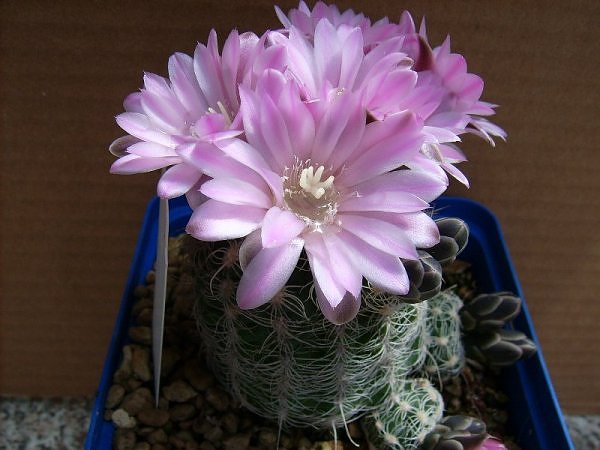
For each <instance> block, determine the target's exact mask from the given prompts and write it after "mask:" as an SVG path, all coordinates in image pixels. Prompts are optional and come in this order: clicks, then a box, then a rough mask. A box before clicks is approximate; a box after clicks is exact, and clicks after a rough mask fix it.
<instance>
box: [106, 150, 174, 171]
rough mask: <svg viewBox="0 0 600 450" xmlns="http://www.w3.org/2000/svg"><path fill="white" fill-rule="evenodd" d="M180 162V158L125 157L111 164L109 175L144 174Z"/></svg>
mask: <svg viewBox="0 0 600 450" xmlns="http://www.w3.org/2000/svg"><path fill="white" fill-rule="evenodd" d="M180 162H181V158H180V157H179V156H168V157H164V158H144V157H140V156H138V155H125V156H123V157H121V158H119V159H117V160H116V161H115V162H113V163H112V166H110V173H116V174H119V175H131V174H134V173H146V172H152V171H153V170H156V169H162V168H163V167H167V166H171V165H173V164H177V163H180Z"/></svg>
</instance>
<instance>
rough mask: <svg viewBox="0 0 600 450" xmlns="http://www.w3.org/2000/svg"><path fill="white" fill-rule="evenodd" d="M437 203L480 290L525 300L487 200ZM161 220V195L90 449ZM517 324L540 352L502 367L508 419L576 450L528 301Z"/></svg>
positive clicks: (135, 268)
mask: <svg viewBox="0 0 600 450" xmlns="http://www.w3.org/2000/svg"><path fill="white" fill-rule="evenodd" d="M435 207H436V211H437V216H439V217H460V218H461V219H463V220H464V221H466V222H467V223H468V225H469V227H470V231H471V234H470V239H469V244H468V246H467V248H466V249H465V251H464V252H463V253H462V254H461V259H464V260H467V261H469V262H471V263H472V265H473V268H474V272H475V273H474V275H475V277H476V279H477V282H478V285H479V287H480V288H481V290H482V291H485V292H492V291H511V292H514V293H515V294H517V295H518V296H520V297H521V298H523V300H524V296H523V292H522V291H521V286H520V285H519V281H518V280H517V276H516V272H515V269H514V267H513V264H512V262H511V260H510V256H509V254H508V250H507V247H506V244H505V242H504V238H503V237H502V232H501V230H500V225H499V224H498V221H497V219H496V218H495V217H494V215H493V214H492V213H491V212H490V211H489V210H488V209H486V208H485V207H483V206H482V205H480V204H478V203H476V202H473V201H471V200H466V199H462V198H451V197H447V198H440V199H439V200H438V201H437V202H436V205H435ZM190 214H191V210H190V208H189V207H188V205H187V203H186V202H185V200H184V199H183V198H179V199H176V200H172V201H170V217H171V223H170V231H171V235H173V236H176V235H178V234H181V233H182V232H183V230H184V228H185V225H186V223H187V221H188V219H189V216H190ZM157 219H158V199H156V198H155V199H154V200H152V201H151V202H150V204H149V206H148V209H147V211H146V216H145V218H144V223H143V226H142V230H141V233H140V236H139V238H138V243H137V247H136V251H135V256H134V258H133V262H132V265H131V270H130V273H129V278H128V280H127V286H126V289H125V294H124V295H123V299H122V302H121V308H120V310H119V314H118V317H117V323H116V325H115V329H114V332H113V335H112V339H111V343H110V348H109V350H108V355H107V357H106V361H105V363H104V369H103V371H102V378H101V380H100V386H99V388H98V392H97V396H96V401H95V403H94V408H93V411H92V417H91V422H90V428H89V432H88V435H87V439H86V443H85V449H86V450H109V449H111V448H112V438H113V433H114V426H113V425H112V423H111V422H109V421H106V420H104V417H103V415H104V403H105V401H106V395H107V393H108V389H109V388H110V386H111V384H112V377H113V373H114V372H115V370H116V369H117V367H118V365H119V363H120V358H121V348H122V347H123V345H124V344H125V343H126V342H127V340H128V337H127V329H128V327H129V324H130V321H131V315H130V311H131V306H132V304H133V290H134V288H135V287H136V286H137V285H138V284H141V283H143V282H144V279H145V276H146V273H147V272H148V271H149V270H150V269H151V268H152V266H153V263H154V258H155V256H156V235H157V229H158V220H157ZM514 327H515V328H516V329H518V330H521V331H523V332H524V333H525V334H527V335H528V336H531V338H532V339H533V340H534V341H535V343H536V344H537V346H538V352H537V354H536V355H535V356H534V357H533V358H531V359H529V360H526V361H521V362H519V363H517V364H516V365H515V366H514V367H511V368H508V369H506V370H504V372H503V381H504V386H503V387H504V389H505V392H506V393H507V394H508V396H509V398H510V403H509V417H510V418H509V424H510V428H511V431H512V435H513V436H514V437H515V439H516V441H517V442H518V443H519V445H520V446H521V447H522V448H523V449H524V450H538V449H539V450H563V449H564V450H568V449H573V448H574V447H573V444H572V442H571V439H570V437H569V434H568V432H567V428H566V426H565V422H564V419H563V416H562V413H561V410H560V407H559V404H558V400H557V398H556V394H555V392H554V389H553V387H552V383H551V382H550V377H549V375H548V371H547V369H546V364H545V362H544V358H543V356H542V351H541V348H540V345H539V342H538V340H537V337H536V335H535V331H534V329H533V324H532V321H531V318H530V316H529V312H528V310H527V305H526V303H525V301H523V309H522V312H521V314H520V315H519V316H518V317H517V318H516V319H515V320H514Z"/></svg>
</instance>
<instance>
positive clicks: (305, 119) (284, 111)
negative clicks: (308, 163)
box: [277, 83, 315, 160]
mask: <svg viewBox="0 0 600 450" xmlns="http://www.w3.org/2000/svg"><path fill="white" fill-rule="evenodd" d="M288 85H289V86H288V87H286V89H285V90H284V91H283V92H282V95H281V97H280V98H279V102H278V103H277V107H278V108H279V109H280V111H281V115H282V116H283V117H284V120H285V123H286V126H287V132H288V135H289V139H290V142H291V143H292V146H293V148H294V155H295V156H297V157H298V158H299V159H300V160H306V159H308V158H310V154H311V150H312V147H313V141H314V139H315V121H314V119H313V116H312V114H311V113H310V111H309V109H308V108H307V106H306V105H305V104H304V102H303V101H301V99H300V96H299V95H298V92H297V89H293V84H292V83H289V84H288Z"/></svg>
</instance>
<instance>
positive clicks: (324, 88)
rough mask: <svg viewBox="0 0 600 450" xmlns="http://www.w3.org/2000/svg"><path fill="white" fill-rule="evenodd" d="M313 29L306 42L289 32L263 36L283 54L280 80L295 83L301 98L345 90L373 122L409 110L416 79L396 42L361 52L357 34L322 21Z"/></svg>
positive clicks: (295, 32) (361, 36) (360, 36)
mask: <svg viewBox="0 0 600 450" xmlns="http://www.w3.org/2000/svg"><path fill="white" fill-rule="evenodd" d="M315 8H317V7H315ZM313 19H314V18H313ZM314 25H315V26H314V35H311V36H305V35H304V33H302V32H301V31H300V30H299V29H298V28H295V27H291V28H290V29H289V30H286V31H285V33H283V32H279V33H278V32H273V33H270V34H269V41H270V42H273V43H275V44H277V45H281V46H282V47H284V48H285V50H286V54H287V64H286V70H285V74H286V76H287V77H289V78H292V79H294V80H295V81H296V82H297V84H298V85H299V86H300V89H301V93H302V96H303V98H305V99H306V100H315V99H320V98H323V97H324V96H325V95H326V93H327V92H329V91H331V90H332V89H335V88H341V89H347V90H350V91H351V92H355V93H357V94H358V95H359V97H360V100H361V104H362V106H364V107H365V108H366V109H367V110H368V112H369V115H370V116H371V118H375V119H378V120H380V119H383V118H384V117H385V116H386V115H388V114H394V113H397V112H399V111H404V110H409V109H411V102H413V100H412V97H413V90H414V88H415V85H416V83H417V73H416V72H414V71H413V70H411V68H410V65H411V64H412V61H411V60H410V59H409V58H408V56H407V55H406V54H405V53H403V52H402V51H401V46H402V37H398V36H396V37H394V38H390V39H388V40H386V41H384V42H382V43H381V44H378V45H377V46H375V47H374V48H373V49H371V50H370V51H366V50H365V36H364V34H363V31H362V30H361V28H359V27H352V26H351V25H347V24H344V23H342V24H340V25H339V26H334V24H332V23H331V22H330V21H329V20H328V19H327V18H323V19H320V20H318V21H316V23H315V24H314ZM407 99H408V100H410V102H407ZM315 107H316V108H318V107H319V104H317V105H315Z"/></svg>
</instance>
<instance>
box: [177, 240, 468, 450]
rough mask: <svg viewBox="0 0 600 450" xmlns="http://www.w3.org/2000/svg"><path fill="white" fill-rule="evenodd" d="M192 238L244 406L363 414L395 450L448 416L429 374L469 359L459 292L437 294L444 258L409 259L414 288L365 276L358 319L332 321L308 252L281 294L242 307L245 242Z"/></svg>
mask: <svg viewBox="0 0 600 450" xmlns="http://www.w3.org/2000/svg"><path fill="white" fill-rule="evenodd" d="M185 248H186V251H187V253H188V255H189V257H188V258H187V260H188V263H189V264H190V265H191V266H192V268H193V270H194V271H195V280H196V281H195V284H196V290H197V300H196V307H195V315H196V319H197V323H198V326H199V329H200V332H201V334H202V337H203V342H204V344H205V347H206V352H207V355H208V359H209V363H210V364H211V366H212V368H213V370H214V371H215V373H216V374H217V377H218V378H219V379H220V380H221V382H222V383H223V384H224V386H225V387H226V388H227V390H228V391H229V392H230V393H232V394H233V395H234V396H235V397H236V398H237V399H238V400H239V401H240V402H241V404H243V405H244V406H245V407H246V408H248V409H249V410H251V411H253V412H255V413H257V414H259V415H261V416H263V417H265V418H268V419H271V420H273V421H276V422H277V423H279V424H280V426H282V427H308V426H310V427H318V428H324V429H327V428H332V429H337V428H340V427H343V426H345V425H346V424H347V423H348V422H350V421H353V420H355V419H357V418H359V417H361V416H365V420H364V423H365V428H367V429H368V430H370V431H369V435H370V436H371V441H372V442H375V443H377V445H380V446H382V447H386V446H387V447H391V448H397V449H410V448H415V446H416V445H418V443H419V442H421V441H422V440H423V439H424V438H425V436H426V435H427V433H428V432H429V431H430V430H431V429H432V428H433V427H434V426H435V424H436V423H437V422H438V420H439V419H441V417H442V411H443V401H442V398H441V395H440V394H439V392H438V391H437V390H436V388H435V387H434V386H433V385H432V384H431V383H430V382H429V381H428V380H427V379H425V375H427V376H429V377H431V378H432V379H435V378H437V376H438V374H439V375H441V376H442V377H444V378H445V377H446V376H449V375H451V374H456V373H457V371H458V370H460V368H461V367H462V364H463V355H462V346H461V344H460V320H459V316H458V310H459V309H460V307H461V306H462V302H461V301H460V299H459V298H458V297H457V296H455V295H454V294H452V293H451V292H444V293H442V294H439V295H438V293H439V290H440V288H441V266H440V263H439V262H438V261H437V260H435V259H434V258H433V257H432V256H431V255H430V254H429V253H427V252H425V251H422V250H420V253H419V254H420V259H419V260H417V261H411V263H410V264H407V271H408V274H409V279H410V281H411V285H412V288H411V291H410V292H409V293H408V294H407V295H406V296H397V295H391V294H387V293H384V292H382V291H380V290H378V289H377V288H375V287H373V286H372V285H371V284H370V283H368V282H367V281H365V282H364V285H363V291H362V292H363V295H362V305H361V307H360V311H359V312H358V314H357V316H356V318H355V319H354V320H352V321H349V322H348V323H345V324H343V325H335V324H333V323H331V322H329V321H328V320H326V319H325V318H324V317H323V314H322V312H321V310H320V308H319V305H318V301H317V296H316V293H315V288H314V285H313V281H312V276H311V273H310V270H309V264H308V261H307V259H306V256H305V255H304V254H303V255H302V256H301V258H300V261H299V263H298V265H297V267H296V269H295V270H294V272H293V274H292V276H291V278H290V280H289V281H288V283H287V285H286V286H285V287H284V289H282V290H281V291H280V292H279V293H278V294H277V295H276V297H275V298H273V299H272V300H271V301H270V302H268V303H266V304H265V305H263V306H261V307H258V308H255V309H252V310H243V309H240V308H239V307H238V305H237V302H236V289H237V285H238V283H239V280H240V277H241V275H242V269H241V266H240V262H239V260H238V254H239V248H240V241H239V240H230V241H220V242H214V243H209V242H201V241H198V240H195V239H192V238H188V239H187V240H186V243H185ZM455 248H458V246H455ZM454 257H455V255H452V256H451V259H454ZM444 334H446V336H444ZM430 366H431V367H435V369H434V370H433V372H435V374H434V373H427V370H426V368H427V367H430Z"/></svg>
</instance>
